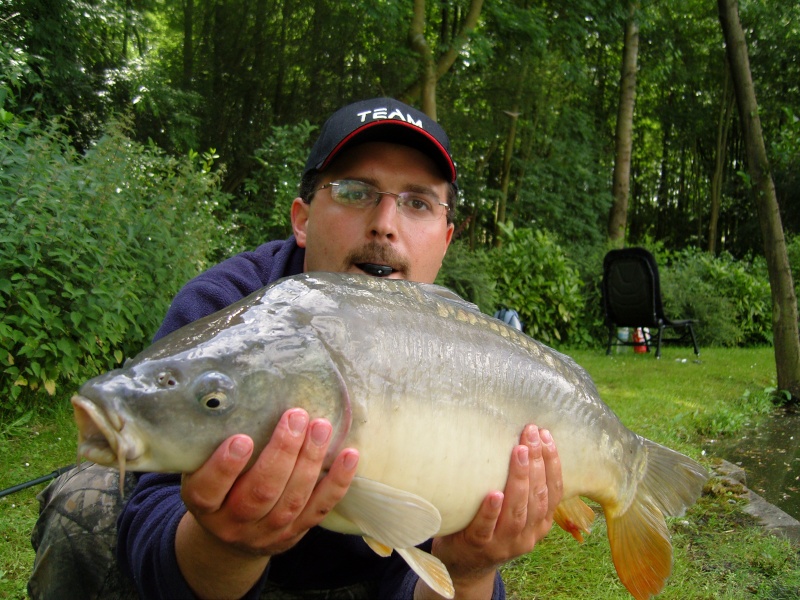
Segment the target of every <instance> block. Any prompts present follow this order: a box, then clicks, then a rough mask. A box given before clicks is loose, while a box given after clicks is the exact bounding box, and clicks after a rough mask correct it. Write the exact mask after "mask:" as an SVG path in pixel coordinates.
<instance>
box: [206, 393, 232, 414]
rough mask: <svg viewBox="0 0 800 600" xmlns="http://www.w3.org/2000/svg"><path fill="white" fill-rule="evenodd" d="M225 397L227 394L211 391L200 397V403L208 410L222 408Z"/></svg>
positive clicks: (224, 403) (223, 407)
mask: <svg viewBox="0 0 800 600" xmlns="http://www.w3.org/2000/svg"><path fill="white" fill-rule="evenodd" d="M227 399H228V397H227V395H225V394H224V393H223V392H211V393H210V394H206V395H205V396H203V397H202V398H200V404H202V405H203V407H204V408H207V409H209V410H224V409H225V405H226V404H227V402H226V400H227Z"/></svg>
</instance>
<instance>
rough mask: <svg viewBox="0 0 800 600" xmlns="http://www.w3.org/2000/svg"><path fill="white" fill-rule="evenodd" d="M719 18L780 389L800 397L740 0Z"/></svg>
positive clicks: (785, 267) (791, 304)
mask: <svg viewBox="0 0 800 600" xmlns="http://www.w3.org/2000/svg"><path fill="white" fill-rule="evenodd" d="M717 5H718V7H719V20H720V24H721V25H722V33H723V35H724V38H725V48H726V52H727V55H728V64H729V65H730V69H731V75H732V77H733V88H734V91H735V94H736V103H737V105H738V107H739V118H740V119H741V123H742V132H743V137H744V142H745V150H746V153H747V169H748V172H749V175H750V179H751V180H752V185H753V189H754V191H755V193H756V205H757V208H758V220H759V224H760V225H761V236H762V240H763V243H764V256H765V257H766V259H767V270H768V272H769V283H770V289H771V291H772V339H773V343H774V346H775V365H776V367H777V375H778V388H779V389H782V390H787V391H789V392H790V393H791V394H792V396H793V397H795V398H800V335H799V334H798V326H797V298H796V297H795V294H794V284H793V282H792V272H791V270H790V268H789V258H788V256H787V254H786V240H785V238H784V236H783V225H782V224H781V216H780V212H779V211H778V200H777V198H776V196H775V184H774V182H773V180H772V174H771V173H770V168H769V162H768V160H767V151H766V148H765V146H764V136H763V134H762V132H761V120H760V119H759V116H758V104H757V103H756V94H755V90H754V88H753V78H752V74H751V72H750V59H749V57H748V53H747V42H746V41H745V38H744V31H743V30H742V24H741V22H740V20H739V6H738V2H737V0H717Z"/></svg>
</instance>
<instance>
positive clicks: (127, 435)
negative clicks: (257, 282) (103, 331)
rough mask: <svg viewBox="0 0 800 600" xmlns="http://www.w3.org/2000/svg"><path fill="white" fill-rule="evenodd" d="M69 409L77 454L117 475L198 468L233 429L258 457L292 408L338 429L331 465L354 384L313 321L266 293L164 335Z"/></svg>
mask: <svg viewBox="0 0 800 600" xmlns="http://www.w3.org/2000/svg"><path fill="white" fill-rule="evenodd" d="M72 405H73V408H74V413H75V421H76V424H77V426H78V429H79V446H78V452H79V455H82V456H84V457H86V458H88V459H89V460H92V461H94V462H97V463H99V464H103V465H108V466H117V467H118V468H119V469H120V471H124V470H125V468H126V466H127V467H128V468H131V469H134V470H137V471H155V472H164V473H171V472H183V473H187V472H192V471H195V470H196V469H197V468H199V467H200V465H202V464H203V463H204V462H205V461H206V460H207V459H208V457H209V456H211V454H212V453H213V452H214V450H215V449H216V448H217V447H218V446H219V445H220V444H221V443H222V442H223V441H224V440H225V439H227V438H228V437H230V436H231V435H234V434H246V435H249V436H250V437H251V438H252V439H253V442H254V447H255V451H254V453H253V458H252V459H251V462H252V461H254V460H255V457H257V456H258V453H259V452H260V450H261V449H262V448H263V447H264V446H266V444H267V443H268V441H269V439H270V437H271V435H272V432H273V431H274V429H275V427H276V425H277V423H278V421H279V420H280V417H281V415H282V414H283V413H284V412H285V411H286V410H287V409H289V408H293V407H300V408H304V409H306V410H307V411H308V413H309V414H310V416H311V417H312V418H315V417H322V418H326V419H328V420H329V421H330V422H331V424H332V425H333V428H334V431H333V436H332V442H331V444H330V445H329V450H328V455H329V456H328V460H327V461H326V462H328V463H329V462H331V461H332V460H333V457H334V456H335V453H336V452H338V450H339V449H340V447H339V446H340V445H341V443H343V440H344V438H345V437H346V436H347V433H348V431H349V428H350V424H351V420H352V415H351V409H350V399H349V395H348V390H347V386H346V385H345V382H344V380H343V378H342V376H341V375H340V373H339V369H338V367H337V365H336V364H335V363H334V361H333V360H332V358H331V355H330V352H329V350H328V349H327V347H326V346H325V345H324V344H323V343H322V342H321V341H320V339H319V337H318V335H317V334H316V333H315V332H314V331H313V328H310V327H308V322H307V319H305V317H304V316H303V314H301V313H300V312H298V310H294V309H292V310H289V309H286V310H277V309H275V303H274V302H273V303H270V302H266V301H265V300H264V298H263V297H262V296H253V297H251V298H248V299H245V300H244V301H243V302H241V303H238V304H235V305H231V307H229V308H228V309H225V310H223V311H220V312H219V313H216V314H214V315H211V316H209V317H207V318H204V319H200V320H198V321H195V322H193V323H190V324H189V325H186V326H184V327H183V328H181V329H178V330H176V331H174V332H172V333H171V334H169V335H167V336H165V337H163V338H161V339H160V340H158V341H157V342H155V343H154V344H153V345H152V346H150V347H149V348H147V349H145V350H144V351H142V352H141V353H140V354H139V355H138V356H137V357H135V358H133V359H132V360H130V361H128V362H127V363H126V364H125V365H124V366H123V367H122V368H120V369H115V370H113V371H110V372H108V373H106V374H104V375H100V376H98V377H95V378H94V379H91V380H89V381H87V382H86V383H84V384H83V385H82V386H81V388H80V389H79V391H78V393H77V394H75V396H74V397H73V398H72ZM248 466H249V465H248Z"/></svg>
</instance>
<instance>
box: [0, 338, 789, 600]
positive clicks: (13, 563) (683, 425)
mask: <svg viewBox="0 0 800 600" xmlns="http://www.w3.org/2000/svg"><path fill="white" fill-rule="evenodd" d="M569 354H570V355H572V356H573V357H574V358H575V359H576V361H577V362H578V363H579V364H581V365H583V366H584V367H585V368H586V369H587V370H588V371H589V373H590V374H591V375H592V377H593V378H594V379H595V382H596V383H597V386H598V388H599V390H600V394H601V396H602V397H603V399H604V400H605V401H606V403H607V404H608V405H609V406H610V407H611V408H612V409H613V410H614V411H615V412H616V413H617V414H618V415H619V416H620V418H622V420H623V421H624V422H625V423H626V424H627V425H628V427H630V428H631V429H633V430H634V431H636V432H637V433H640V434H641V435H644V436H645V437H648V438H650V439H652V440H654V441H657V442H660V443H663V444H666V445H668V446H670V447H673V448H675V449H677V450H680V451H682V452H684V453H687V454H689V455H690V456H692V457H694V458H696V459H698V460H700V461H701V462H704V463H705V464H707V465H708V464H710V462H711V460H712V458H713V457H709V456H704V455H703V452H702V447H703V440H704V439H705V437H706V436H719V435H722V434H727V435H736V434H737V432H739V431H741V430H742V428H744V427H747V426H748V425H749V424H752V423H754V422H755V421H756V420H757V419H758V418H760V417H762V416H763V415H764V414H765V413H766V412H767V411H768V410H769V409H770V402H769V397H768V394H767V393H766V392H765V390H767V389H768V388H771V387H772V386H774V383H775V382H774V378H775V375H774V372H775V366H774V358H773V354H772V350H771V349H769V348H758V349H741V350H740V349H702V354H701V357H700V359H699V360H697V359H696V357H695V356H694V355H693V354H692V352H691V351H690V350H688V349H683V348H674V347H667V348H666V349H665V350H664V352H663V357H662V358H661V359H660V360H655V359H654V358H653V355H652V354H645V355H635V354H633V353H632V352H631V351H630V349H628V352H626V353H621V354H614V355H612V356H611V357H607V356H605V354H604V353H603V351H601V350H596V351H583V350H582V351H575V352H569ZM75 447H76V431H75V428H74V425H73V423H72V418H71V410H70V409H69V405H68V401H67V398H66V397H63V398H60V399H57V400H56V401H54V404H53V405H52V407H51V408H49V409H47V410H40V411H39V412H38V413H36V414H34V415H32V416H31V418H30V420H29V421H27V422H22V423H13V422H8V421H6V422H0V451H2V456H3V457H4V468H3V469H2V470H0V489H5V488H8V487H10V486H12V485H15V484H18V483H21V482H23V481H28V480H31V479H34V478H36V477H38V476H40V475H45V474H47V473H50V472H51V471H53V470H54V469H56V468H58V467H61V466H63V465H65V464H68V463H70V462H72V461H74V460H75ZM43 487H44V484H42V485H38V486H36V487H34V488H30V489H26V490H23V491H20V492H17V493H14V494H11V495H9V496H6V497H4V498H0V536H2V540H3V541H4V542H5V543H2V544H0V597H2V598H9V599H16V598H25V597H26V593H25V585H26V581H27V576H28V573H29V572H30V568H31V565H32V563H33V551H32V549H31V547H30V532H31V529H32V527H33V524H34V522H35V519H36V514H37V508H38V507H37V503H36V499H35V496H36V494H37V493H38V491H40V490H41V489H42V488H43ZM710 487H712V488H713V492H712V491H709V493H707V494H706V495H704V496H703V497H702V498H701V500H700V502H698V504H697V505H695V506H694V507H692V509H690V511H689V512H688V513H687V514H686V515H685V516H684V517H679V518H674V519H670V530H671V532H672V536H673V546H674V550H675V564H674V569H673V575H672V577H671V578H670V580H669V581H668V582H667V586H666V588H665V590H664V592H663V594H662V595H661V596H660V598H671V599H681V600H691V599H697V600H699V599H716V598H731V599H734V598H747V599H764V600H767V599H769V600H778V599H782V598H786V599H789V598H798V597H800V560H799V559H798V550H800V548H797V547H793V546H792V545H791V544H790V543H789V542H787V541H784V540H781V539H779V538H776V537H774V536H772V535H768V534H766V533H764V532H763V531H762V530H761V529H760V528H759V527H758V526H757V525H756V524H755V522H754V521H753V520H752V518H751V517H750V516H748V515H747V514H745V513H744V512H743V511H741V509H740V501H739V500H738V499H737V497H736V495H735V494H734V493H733V491H731V490H728V489H726V488H725V487H723V486H719V485H714V486H710ZM504 571H505V572H504V577H505V579H506V581H507V584H508V591H509V596H510V597H511V598H517V599H520V600H522V599H525V600H532V599H535V598H548V599H549V600H555V599H563V600H574V599H576V598H591V599H617V598H619V599H627V598H630V595H628V593H627V592H626V590H625V589H624V588H623V587H622V586H621V585H620V583H619V581H618V580H617V577H616V573H615V571H614V567H613V564H612V562H611V556H610V551H609V545H608V540H607V538H606V535H605V523H604V522H603V519H602V516H600V517H598V519H597V521H596V522H595V527H594V529H593V532H592V534H591V535H590V536H589V537H588V538H587V540H586V542H585V543H584V544H578V543H577V542H575V541H574V540H573V539H572V537H571V536H568V535H567V534H565V533H564V532H562V531H560V530H558V528H557V527H556V528H554V530H553V531H552V532H551V534H550V535H549V536H548V537H547V538H546V539H545V540H544V541H543V542H541V543H540V544H539V545H538V546H537V548H536V549H535V551H534V552H532V553H530V554H528V555H527V556H524V557H522V558H520V559H518V560H516V561H514V562H513V563H511V564H510V565H508V566H507V567H506V568H505V569H504Z"/></svg>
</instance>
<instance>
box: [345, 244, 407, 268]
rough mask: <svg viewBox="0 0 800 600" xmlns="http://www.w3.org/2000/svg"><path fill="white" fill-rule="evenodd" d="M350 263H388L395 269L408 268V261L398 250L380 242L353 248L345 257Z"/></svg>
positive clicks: (347, 262)
mask: <svg viewBox="0 0 800 600" xmlns="http://www.w3.org/2000/svg"><path fill="white" fill-rule="evenodd" d="M345 262H346V264H348V265H357V264H360V263H375V264H381V265H388V266H390V267H392V268H393V269H394V270H395V271H406V270H408V261H407V260H406V259H405V258H404V257H403V256H401V255H400V254H399V253H398V252H396V251H395V250H394V249H393V248H392V247H391V246H386V245H384V244H379V243H377V242H369V243H368V244H365V245H363V246H361V247H360V248H356V249H355V250H352V251H351V252H350V253H349V254H348V255H347V258H346V259H345Z"/></svg>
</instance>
